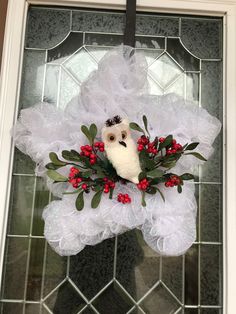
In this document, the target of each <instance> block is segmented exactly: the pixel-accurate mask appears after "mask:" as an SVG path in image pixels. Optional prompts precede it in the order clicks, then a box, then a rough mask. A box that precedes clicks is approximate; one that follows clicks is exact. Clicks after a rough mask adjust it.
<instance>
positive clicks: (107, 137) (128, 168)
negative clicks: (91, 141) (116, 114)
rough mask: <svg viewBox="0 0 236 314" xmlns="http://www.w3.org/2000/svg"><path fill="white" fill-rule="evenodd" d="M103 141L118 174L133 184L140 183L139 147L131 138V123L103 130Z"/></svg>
mask: <svg viewBox="0 0 236 314" xmlns="http://www.w3.org/2000/svg"><path fill="white" fill-rule="evenodd" d="M102 140H103V142H104V144H105V151H106V154H107V158H108V159H109V160H110V162H111V163H112V165H113V167H114V168H115V169H116V172H117V174H118V175H119V176H120V177H122V178H124V179H126V180H129V181H131V182H133V183H138V182H139V180H138V175H139V173H140V172H141V167H140V163H139V156H138V153H137V147H136V145H135V142H134V140H133V139H132V137H131V134H130V129H129V121H128V120H127V119H123V120H122V122H121V123H119V124H115V125H112V126H107V127H104V128H103V129H102Z"/></svg>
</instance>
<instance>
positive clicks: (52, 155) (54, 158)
mask: <svg viewBox="0 0 236 314" xmlns="http://www.w3.org/2000/svg"><path fill="white" fill-rule="evenodd" d="M49 158H50V160H51V162H52V163H54V165H56V166H65V165H66V162H64V161H62V160H60V159H58V157H57V154H56V153H53V152H51V153H49Z"/></svg>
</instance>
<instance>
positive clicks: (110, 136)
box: [107, 134, 116, 142]
mask: <svg viewBox="0 0 236 314" xmlns="http://www.w3.org/2000/svg"><path fill="white" fill-rule="evenodd" d="M107 139H108V141H109V142H114V141H115V139H116V137H115V135H114V134H108V136H107Z"/></svg>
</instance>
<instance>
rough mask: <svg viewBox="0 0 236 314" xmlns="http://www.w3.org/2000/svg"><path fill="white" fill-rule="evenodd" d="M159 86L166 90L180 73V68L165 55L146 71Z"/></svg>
mask: <svg viewBox="0 0 236 314" xmlns="http://www.w3.org/2000/svg"><path fill="white" fill-rule="evenodd" d="M148 72H149V74H150V75H151V76H152V77H153V78H154V80H156V81H157V82H158V83H159V84H160V86H162V87H163V88H167V86H168V85H170V84H171V82H173V81H174V80H175V79H176V78H177V77H178V76H179V75H180V74H181V73H182V69H181V68H180V66H179V65H178V64H177V63H176V62H175V61H174V60H173V59H172V58H171V57H170V56H169V55H168V54H167V53H164V54H162V55H161V56H160V57H159V58H158V59H157V60H156V61H155V62H153V63H152V64H151V66H150V67H149V69H148Z"/></svg>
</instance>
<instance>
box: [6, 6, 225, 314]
mask: <svg viewBox="0 0 236 314" xmlns="http://www.w3.org/2000/svg"><path fill="white" fill-rule="evenodd" d="M124 25H125V14H124V13H123V12H108V11H95V10H79V9H74V8H71V9H70V8H53V7H50V8H46V7H45V8H43V7H33V6H32V7H30V10H29V13H28V24H27V31H26V49H25V52H24V63H23V70H22V81H21V90H20V104H19V107H20V108H26V107H28V106H32V105H33V104H34V103H37V102H39V101H41V100H42V99H43V100H45V101H48V102H49V103H52V104H53V105H55V106H57V107H60V108H62V109H64V108H65V106H66V104H67V103H68V102H69V101H70V100H71V99H72V98H73V97H76V95H77V94H78V92H79V90H80V85H81V83H82V82H83V81H84V80H86V79H87V77H88V76H89V74H90V73H91V71H93V70H94V69H96V68H97V63H98V62H99V61H100V60H101V58H102V57H103V56H104V54H105V53H106V52H107V51H109V50H110V49H111V48H112V47H113V46H116V45H119V44H122V43H123V30H124ZM222 25H223V24H222V20H221V19H220V18H219V19H217V18H214V19H213V18H200V17H199V18H196V17H187V16H167V15H164V14H163V15H155V14H144V13H137V27H136V34H137V36H136V43H135V45H136V48H137V49H136V53H137V54H138V53H142V54H144V55H145V57H146V61H147V69H146V70H147V73H148V80H149V83H150V93H152V94H155V95H163V94H167V93H171V92H175V93H177V94H179V95H180V96H182V97H185V98H186V99H188V100H191V101H194V104H195V105H196V106H202V107H204V108H206V109H207V110H208V111H209V112H210V113H211V114H213V115H216V116H217V117H219V118H220V119H221V120H222V116H223V114H222V113H223V105H222V102H223V99H222V95H223V92H222V76H223V73H222V60H221V59H220V58H221V56H222ZM206 58H207V60H206ZM218 58H219V59H218ZM214 145H215V152H214V154H213V155H212V157H211V158H210V160H209V162H208V163H207V164H206V165H204V167H201V168H200V169H199V168H196V169H195V170H194V171H195V174H196V176H197V178H196V193H195V195H196V199H197V203H198V207H199V211H198V216H197V225H198V226H197V240H196V243H195V244H194V245H193V246H192V247H191V248H190V249H189V250H188V252H187V253H186V254H185V255H184V256H179V257H159V256H158V255H157V254H156V253H155V252H154V251H153V250H152V249H150V248H149V247H148V246H147V245H146V244H145V242H144V240H143V238H142V236H141V233H140V231H138V230H132V231H129V232H127V233H125V234H123V235H120V236H118V237H117V238H113V239H109V240H106V241H104V242H102V243H100V244H98V245H96V246H94V247H92V246H91V247H86V248H85V249H84V250H83V251H82V252H80V253H79V254H78V255H76V256H72V257H70V258H67V257H61V256H59V255H57V254H56V253H55V252H54V251H52V249H51V248H50V246H49V245H48V244H46V242H45V240H44V237H43V226H44V223H43V220H42V218H41V216H42V211H43V208H44V207H45V206H46V205H47V204H48V202H49V201H51V200H54V199H57V198H56V197H54V196H52V195H50V193H49V192H48V190H47V188H46V184H45V182H44V180H42V179H41V178H35V177H34V167H35V165H34V163H33V162H32V161H31V160H30V158H29V157H27V156H25V155H23V154H22V153H20V152H19V151H18V150H17V149H15V155H14V166H13V178H12V190H11V198H10V208H9V219H8V230H7V234H8V236H7V239H6V248H5V252H6V253H5V261H4V271H3V284H2V295H1V302H2V303H1V307H0V314H5V313H6V314H11V313H12V314H26V313H29V314H31V313H32V314H48V313H55V314H74V313H75V314H77V313H84V314H92V313H96V314H125V313H131V314H159V313H160V314H171V313H173V314H174V313H175V314H178V313H179V314H222V313H221V307H222V262H221V261H222V256H221V255H222V242H221V241H222V191H223V187H222V146H223V144H222V136H219V137H218V139H217V140H216V142H215V144H214ZM6 301H8V302H6ZM211 306H212V307H214V308H211Z"/></svg>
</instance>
